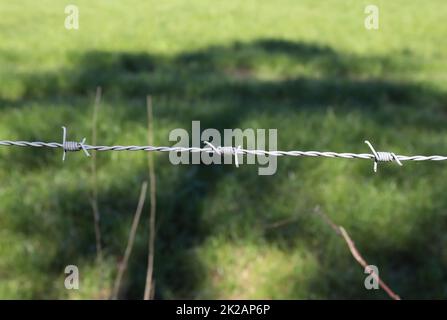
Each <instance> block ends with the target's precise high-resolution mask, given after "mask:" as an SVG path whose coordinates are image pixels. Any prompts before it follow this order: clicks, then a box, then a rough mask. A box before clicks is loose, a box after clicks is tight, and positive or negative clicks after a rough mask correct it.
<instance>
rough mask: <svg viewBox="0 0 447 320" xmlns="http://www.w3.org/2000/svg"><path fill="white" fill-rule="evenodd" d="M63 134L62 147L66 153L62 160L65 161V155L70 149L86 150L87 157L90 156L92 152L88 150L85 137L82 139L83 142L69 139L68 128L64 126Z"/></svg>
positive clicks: (64, 154)
mask: <svg viewBox="0 0 447 320" xmlns="http://www.w3.org/2000/svg"><path fill="white" fill-rule="evenodd" d="M62 131H63V135H62V149H64V153H63V155H62V161H65V157H66V154H67V152H69V151H79V150H82V151H84V153H85V155H86V156H87V157H90V154H89V153H88V151H87V148H86V147H85V138H84V139H82V141H81V142H75V141H67V128H66V127H62Z"/></svg>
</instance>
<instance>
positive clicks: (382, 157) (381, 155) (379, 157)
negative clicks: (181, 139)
mask: <svg viewBox="0 0 447 320" xmlns="http://www.w3.org/2000/svg"><path fill="white" fill-rule="evenodd" d="M62 129H63V139H62V143H59V142H42V141H34V142H30V141H11V140H0V146H6V147H10V146H17V147H35V148H45V147H46V148H61V149H63V151H64V153H63V156H62V161H65V157H66V153H67V152H76V151H81V150H82V151H83V152H84V153H85V154H86V156H90V154H89V151H90V150H94V151H147V152H191V153H194V152H207V153H216V154H219V155H232V156H234V159H235V165H236V167H238V166H239V160H238V156H239V155H258V156H276V157H283V156H290V157H326V158H343V159H366V160H371V159H372V160H374V172H377V164H378V163H379V162H396V163H397V164H399V165H400V166H402V162H403V161H446V160H447V156H440V155H431V156H424V155H414V156H406V155H396V154H395V153H393V152H384V151H380V152H377V151H376V150H375V149H374V147H373V146H372V144H371V143H370V142H369V141H368V140H365V143H366V144H367V145H368V146H369V148H370V149H371V151H372V154H371V153H350V152H341V153H340V152H332V151H299V150H292V151H279V150H253V149H243V148H241V147H240V146H238V147H233V146H214V145H213V144H211V143H210V142H208V141H205V142H204V143H205V144H206V145H207V146H208V147H203V148H201V147H167V146H138V145H128V146H123V145H113V146H93V145H89V144H86V143H85V138H84V139H83V140H82V141H80V142H76V141H67V139H66V136H67V129H66V128H65V127H62Z"/></svg>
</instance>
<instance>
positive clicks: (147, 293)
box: [144, 96, 156, 300]
mask: <svg viewBox="0 0 447 320" xmlns="http://www.w3.org/2000/svg"><path fill="white" fill-rule="evenodd" d="M146 106H147V140H148V144H149V145H152V144H153V130H152V126H153V122H152V97H151V96H147V100H146ZM148 169H149V182H150V200H151V207H150V216H149V243H148V263H147V274H146V287H145V288H144V300H149V299H151V297H153V295H154V293H153V291H154V290H155V289H154V286H153V280H152V277H153V272H154V256H155V253H154V250H155V214H156V180H155V169H154V158H153V154H152V153H151V152H148Z"/></svg>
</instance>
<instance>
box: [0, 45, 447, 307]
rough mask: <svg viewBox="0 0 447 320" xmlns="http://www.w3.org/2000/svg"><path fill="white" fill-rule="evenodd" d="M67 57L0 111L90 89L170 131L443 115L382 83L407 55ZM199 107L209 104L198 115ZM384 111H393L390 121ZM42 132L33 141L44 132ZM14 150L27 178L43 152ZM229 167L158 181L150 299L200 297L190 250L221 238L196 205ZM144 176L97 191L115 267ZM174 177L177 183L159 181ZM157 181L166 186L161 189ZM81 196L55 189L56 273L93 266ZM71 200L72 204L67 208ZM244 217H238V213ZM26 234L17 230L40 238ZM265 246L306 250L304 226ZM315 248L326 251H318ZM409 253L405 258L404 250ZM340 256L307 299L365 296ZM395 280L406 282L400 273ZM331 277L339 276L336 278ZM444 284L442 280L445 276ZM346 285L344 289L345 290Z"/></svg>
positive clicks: (229, 50)
mask: <svg viewBox="0 0 447 320" xmlns="http://www.w3.org/2000/svg"><path fill="white" fill-rule="evenodd" d="M72 60H73V67H72V68H70V69H67V70H60V71H59V72H57V73H48V74H31V75H24V76H23V81H22V82H23V86H24V91H23V92H24V93H23V98H22V100H19V101H8V100H5V99H3V100H2V101H1V105H2V106H3V108H4V109H7V108H14V107H15V108H20V107H23V106H25V105H26V104H27V103H28V102H29V101H34V102H39V103H47V102H48V103H54V102H57V101H61V100H62V101H78V100H79V99H80V100H81V103H82V101H84V100H82V99H83V97H85V96H86V95H88V94H90V92H91V91H92V88H95V87H96V86H102V88H103V90H104V92H105V99H107V100H108V101H109V102H108V103H109V104H110V105H111V106H112V107H113V108H117V109H118V108H122V107H121V106H122V105H125V104H129V105H133V106H135V105H137V106H136V107H135V108H129V109H128V110H125V111H126V112H123V113H122V115H123V117H122V119H121V121H123V122H128V123H132V124H134V125H138V126H141V127H144V126H145V122H144V118H145V117H144V116H143V115H144V112H145V111H144V110H145V109H144V104H143V103H142V101H143V99H144V97H145V95H146V94H148V93H150V94H152V95H153V96H154V97H155V101H162V102H163V103H160V104H161V105H163V108H155V119H158V120H157V121H164V122H168V123H169V122H174V123H177V124H180V125H183V126H184V127H186V128H189V125H190V122H191V120H200V121H201V122H202V126H203V128H205V127H210V128H217V129H224V128H237V127H240V125H241V124H242V123H244V121H246V120H247V119H251V118H254V117H256V116H257V115H259V114H263V115H266V116H273V115H275V116H276V115H281V116H283V117H288V116H289V115H293V114H294V113H296V112H298V111H300V110H306V111H307V112H311V113H321V114H323V113H324V112H326V111H327V109H328V108H334V109H336V110H337V111H340V112H345V111H346V112H348V111H350V110H356V111H358V112H361V113H363V114H366V116H371V117H372V118H374V119H376V121H378V122H380V125H381V126H383V127H393V126H395V125H396V124H400V125H402V118H401V117H402V115H403V114H407V113H408V112H413V111H415V110H418V109H419V108H420V105H424V106H425V107H426V108H428V109H429V110H435V109H439V108H443V107H445V98H446V97H445V94H444V93H441V92H437V91H435V90H433V89H430V88H427V87H423V86H421V85H419V84H415V83H411V82H404V81H393V80H391V79H392V78H393V77H392V76H391V75H392V74H393V72H397V73H398V72H401V71H408V69H410V70H412V69H417V64H416V63H414V62H413V60H412V59H411V57H402V58H401V60H399V58H386V57H358V56H354V55H343V54H339V53H337V52H336V51H334V50H333V49H331V48H329V47H325V46H319V45H315V44H308V43H299V42H298V43H296V42H290V41H283V40H272V39H267V40H260V41H255V42H252V43H235V44H233V45H231V46H228V47H221V46H216V47H210V48H206V49H203V50H199V51H195V52H187V53H183V54H179V55H176V56H161V55H152V54H148V53H126V52H102V51H92V52H87V53H85V54H82V55H75V54H73V57H72ZM396 60H398V61H397V62H396ZM402 61H404V62H406V63H402ZM266 70H267V71H266ZM135 101H137V102H135ZM140 101H141V103H140ZM176 104H178V105H176ZM201 104H205V105H206V106H207V107H206V108H203V107H195V106H196V105H201ZM390 108H391V110H392V112H391V114H393V116H391V117H390ZM81 111H85V108H84V109H82V108H81ZM54 125H55V126H59V125H60V124H59V123H55V124H54ZM405 125H406V126H414V127H420V128H426V129H431V130H433V129H435V130H436V129H437V130H444V129H443V126H444V124H443V122H442V121H437V120H436V119H435V120H434V119H433V118H423V117H422V118H420V117H419V118H411V119H408V120H407V121H406V123H405ZM16 129H17V130H16V131H17V132H20V135H21V137H23V139H24V140H26V139H29V140H33V139H36V140H37V136H36V135H35V134H36V133H33V132H32V131H29V130H28V129H27V128H24V127H23V126H21V125H20V124H19V125H16ZM52 130H53V129H52V128H50V125H48V131H47V132H46V133H44V136H51V135H52V134H53V132H52ZM39 134H40V135H39V137H42V135H41V134H42V133H39ZM21 152H24V153H21ZM21 152H19V151H17V152H14V153H9V154H7V155H6V157H7V158H8V160H9V161H13V162H15V163H20V164H21V165H23V167H24V168H25V167H26V168H28V169H31V168H33V167H34V168H36V167H38V168H43V165H42V163H48V161H49V162H51V161H50V159H49V158H48V157H47V156H46V155H45V153H43V152H39V153H32V154H31V152H32V151H21ZM52 165H53V166H54V165H55V164H54V163H52ZM157 165H158V162H157ZM167 167H168V166H167V165H165V168H167ZM231 170H232V168H228V167H225V168H221V167H217V166H216V167H206V166H202V165H194V166H191V167H188V168H186V167H185V168H181V169H178V170H176V171H175V173H174V171H171V170H170V169H169V168H168V169H166V170H165V171H164V173H162V174H160V175H159V177H158V180H159V181H161V182H160V185H161V186H162V187H159V189H158V199H159V202H158V209H157V211H158V214H159V218H158V219H159V224H158V227H157V228H158V233H157V242H156V246H157V249H156V250H157V252H156V266H155V269H156V273H155V279H156V286H157V294H158V295H157V297H158V298H174V297H175V298H194V297H196V296H197V292H200V290H201V289H202V286H203V281H204V278H205V276H206V270H204V266H203V265H201V263H200V259H199V258H198V257H197V256H196V253H195V251H194V249H195V248H196V247H198V246H199V245H200V244H201V243H203V241H204V240H205V239H206V238H207V237H209V236H210V235H213V234H214V233H215V232H218V231H217V230H218V227H216V224H217V223H215V224H213V222H212V221H211V223H204V216H205V215H207V209H206V208H204V207H203V206H204V204H203V201H204V199H206V198H207V197H208V196H210V195H213V194H214V193H215V192H216V188H217V187H218V186H219V184H218V182H219V181H220V180H221V179H222V178H223V177H225V176H228V175H231V174H234V173H231ZM145 172H146V171H145V169H144V167H142V168H138V169H137V172H136V173H135V176H134V177H133V178H124V177H120V178H119V179H121V181H120V183H119V184H118V185H114V186H113V187H111V188H108V189H107V190H105V191H104V190H100V207H101V212H102V214H103V221H102V230H103V234H104V245H105V248H106V252H107V253H108V254H109V255H111V256H115V257H118V258H117V259H118V260H119V257H120V255H121V254H122V252H123V248H124V244H123V242H122V241H123V237H122V236H121V237H120V238H118V239H117V237H115V234H116V233H117V230H118V229H119V228H122V227H123V225H129V226H130V219H131V217H130V213H131V212H133V210H134V206H135V203H136V201H135V199H132V198H131V197H129V190H134V189H135V188H136V186H138V183H139V182H141V181H142V180H143V179H144V177H145V176H146V173H145ZM242 172H243V173H241V174H239V173H237V175H238V176H239V177H243V176H244V175H253V172H247V171H242ZM173 174H175V177H174V178H172V177H171V178H168V176H172V175H173ZM286 174H287V173H286V172H280V173H278V174H277V176H276V177H274V178H271V179H265V178H262V187H261V188H259V190H258V191H255V192H254V195H252V196H253V197H254V198H251V199H249V200H248V201H252V202H256V201H257V200H256V199H255V198H258V199H259V198H265V197H268V196H269V195H270V194H271V193H272V192H273V191H274V189H275V185H276V184H277V183H278V182H280V181H282V180H283V179H284V176H285V175H286ZM164 179H166V181H169V184H168V183H165V182H163V181H164ZM260 180H261V178H260ZM82 190H83V189H82V188H81V189H79V190H77V191H76V192H64V191H59V192H58V194H57V195H55V197H56V198H57V199H60V203H58V204H57V205H56V207H57V212H55V215H57V216H58V218H57V219H55V225H56V226H57V229H58V231H57V232H55V233H53V234H49V235H48V239H47V240H48V241H52V242H54V241H58V242H59V243H61V245H60V246H59V247H58V254H57V255H56V256H57V257H58V259H59V260H57V261H58V262H57V261H54V264H53V265H52V270H53V271H54V272H59V270H62V269H61V268H63V266H64V265H65V264H66V262H67V261H71V260H73V259H74V260H76V259H80V258H88V259H92V260H93V259H94V236H93V233H92V232H87V231H85V230H90V231H92V227H91V216H90V215H89V214H85V212H88V211H89V210H90V209H89V206H88V201H87V200H83V199H88V195H86V194H84V195H83V196H80V194H79V193H82V192H84V193H85V191H82ZM81 195H82V194H81ZM240 196H241V197H242V196H243V195H240ZM73 203H74V204H75V205H74V206H73V207H67V205H71V204H73ZM444 204H446V203H444ZM446 205H447V204H446ZM22 209H23V210H25V208H22ZM66 213H69V215H68V216H67V215H65V214H66ZM80 213H84V214H81V215H80ZM262 214H263V213H262V212H260V217H259V218H260V219H266V218H265V217H264V218H263V217H262ZM241 215H242V217H243V213H241ZM225 219H228V220H229V222H228V223H227V222H224V225H228V226H232V222H231V220H233V222H234V221H235V220H236V219H241V216H238V217H236V216H235V215H232V214H228V215H227V216H226V217H225ZM251 219H252V220H250V221H248V222H247V223H253V224H256V220H255V219H254V218H251ZM123 221H124V222H123ZM219 221H220V219H219ZM146 222H147V221H146V220H145V219H143V220H142V224H141V226H140V229H139V231H138V233H139V234H140V235H139V236H138V238H137V242H136V246H135V251H134V253H133V256H132V258H131V263H130V266H129V270H128V275H127V281H126V287H125V288H124V291H123V297H126V298H140V297H141V292H142V291H143V286H144V281H145V272H146V261H147V260H146V255H147V251H146V243H147V238H146V236H142V235H141V234H145V233H146V230H147V223H146ZM440 223H445V221H444V220H442V221H441V222H440ZM16 228H17V229H18V232H20V230H24V228H25V226H24V225H21V224H18V225H16ZM26 230H27V231H26V233H28V232H37V230H34V231H30V230H28V229H26ZM67 237H68V238H70V237H72V239H67ZM262 237H263V239H264V240H265V241H267V242H271V243H278V244H280V245H282V246H284V247H285V248H286V249H285V250H290V249H293V247H294V245H295V244H296V241H302V242H304V243H307V244H308V245H309V246H310V247H312V245H313V243H314V241H313V240H312V238H313V237H315V234H314V233H309V232H306V223H304V224H298V225H294V224H291V225H290V226H286V227H285V228H282V229H280V230H276V231H272V232H266V233H265V234H263V235H262ZM124 238H125V237H124ZM291 239H293V240H291ZM71 240H72V241H71ZM432 240H433V239H432ZM340 241H342V240H340ZM419 241H420V243H419V245H424V244H425V240H424V239H419ZM319 245H321V246H324V244H323V243H321V242H320V243H319ZM342 246H343V244H342ZM372 248H375V250H377V251H376V253H380V254H382V258H381V259H382V261H383V262H384V263H385V262H386V261H387V260H388V259H392V258H393V257H394V255H395V252H392V251H386V250H382V249H383V248H382V247H381V246H380V245H376V246H375V247H372ZM408 250H411V249H410V247H409V248H408ZM398 254H401V255H402V257H400V258H402V259H403V260H405V259H404V257H403V256H404V255H406V254H408V252H401V253H398ZM345 258H346V255H345V256H343V257H335V256H334V255H332V256H331V258H329V260H328V259H327V258H321V260H322V263H324V264H325V265H330V266H331V268H332V269H331V270H330V271H328V274H326V275H325V277H324V278H322V279H311V280H310V282H313V283H314V285H315V291H316V292H322V294H327V292H331V291H333V290H340V293H334V295H333V297H357V298H358V297H370V295H369V293H368V292H365V290H364V289H363V288H362V287H361V286H357V285H354V284H353V283H355V282H356V281H358V280H359V281H362V279H363V274H362V273H361V271H359V272H358V274H357V273H355V272H357V270H356V269H353V270H356V271H355V272H353V273H346V272H344V271H345V268H346V267H347V266H348V265H353V264H354V265H355V262H353V261H351V260H348V262H347V263H346V262H344V261H345V260H343V259H345ZM400 258H399V259H400ZM348 259H350V258H348ZM419 261H420V260H419ZM436 262H439V264H440V265H442V263H441V262H440V261H437V260H436V259H435V260H433V262H432V263H436ZM354 268H355V267H354ZM47 271H51V270H47ZM403 273H404V274H407V273H408V271H407V272H403ZM338 274H344V276H343V277H337V275H338ZM446 277H447V275H446V274H445V272H444V273H443V274H442V278H446ZM291 281H293V279H291ZM346 283H348V286H349V287H350V289H349V290H348V291H345V292H343V288H344V286H346V285H347V284H346ZM297 286H299V284H297ZM334 288H335V289H334ZM408 290H410V289H408ZM415 295H417V293H415ZM328 296H329V297H330V295H329V294H328ZM285 298H293V297H285Z"/></svg>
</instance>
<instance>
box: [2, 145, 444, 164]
mask: <svg viewBox="0 0 447 320" xmlns="http://www.w3.org/2000/svg"><path fill="white" fill-rule="evenodd" d="M67 143H70V141H68V142H66V144H67ZM74 143H76V148H74V149H73V150H68V149H65V148H66V146H64V144H62V143H58V142H42V141H33V142H30V141H11V140H0V146H6V147H10V146H17V147H36V148H61V149H64V150H66V151H79V150H81V149H85V150H88V151H90V150H94V151H147V152H207V153H218V152H216V150H215V149H213V148H211V147H204V148H200V147H167V146H138V145H130V146H122V145H113V146H92V145H88V144H82V147H83V148H82V147H81V146H80V143H79V142H74ZM216 148H219V149H218V150H219V151H220V152H221V154H233V155H234V154H241V155H249V154H250V155H261V156H277V157H282V156H291V157H325V158H344V159H366V160H368V159H369V160H370V159H376V156H375V155H374V154H371V153H350V152H341V153H340V152H332V151H299V150H292V151H268V150H253V149H243V148H234V147H216ZM378 155H379V157H378V158H377V160H378V161H381V162H386V161H394V160H395V159H397V160H399V161H446V160H447V156H441V155H430V156H425V155H413V156H406V155H395V157H392V154H391V153H389V152H378ZM391 157H392V158H391Z"/></svg>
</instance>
